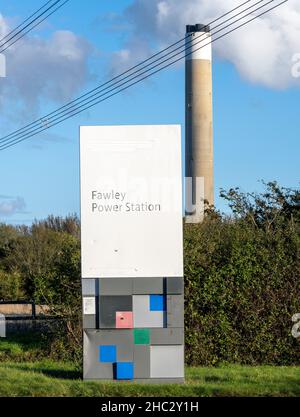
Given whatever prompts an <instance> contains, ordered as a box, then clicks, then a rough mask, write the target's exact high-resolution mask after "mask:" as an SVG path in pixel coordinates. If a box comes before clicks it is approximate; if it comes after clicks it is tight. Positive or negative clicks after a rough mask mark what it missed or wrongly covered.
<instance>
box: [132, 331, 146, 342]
mask: <svg viewBox="0 0 300 417" xmlns="http://www.w3.org/2000/svg"><path fill="white" fill-rule="evenodd" d="M133 338H134V344H135V345H149V344H150V330H149V329H134V331H133Z"/></svg>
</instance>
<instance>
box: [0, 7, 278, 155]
mask: <svg viewBox="0 0 300 417" xmlns="http://www.w3.org/2000/svg"><path fill="white" fill-rule="evenodd" d="M263 1H265V0H260V1H258V2H257V3H255V4H254V5H253V6H251V7H248V8H247V9H245V10H243V11H242V12H240V13H238V14H237V15H235V16H233V17H232V18H234V17H237V16H239V15H240V14H242V13H244V12H245V11H248V10H249V9H250V8H252V7H254V6H256V5H258V4H260V3H262V2H263ZM273 1H274V0H270V1H268V2H267V3H266V4H264V5H263V6H260V7H259V8H256V9H255V10H254V11H257V10H259V9H261V8H262V7H265V6H266V5H268V4H270V3H272V2H273ZM252 13H253V11H252V12H250V13H248V14H246V15H244V16H243V17H242V18H240V19H238V20H237V21H239V20H241V19H243V18H245V17H247V16H248V15H250V14H252ZM232 18H230V19H227V20H226V21H225V22H222V23H221V24H220V25H217V26H216V27H215V28H217V27H219V26H221V25H223V24H224V23H226V22H227V21H228V20H231V19H232ZM217 20H219V19H217ZM237 21H235V22H233V23H231V24H230V25H227V26H226V27H225V28H223V29H220V30H218V31H216V32H215V33H212V34H213V35H215V34H216V33H219V32H220V31H222V30H224V29H226V28H227V27H229V26H231V25H232V24H234V23H236V22H237ZM215 28H213V30H214V29H215ZM201 37H203V34H202V35H200V36H198V37H197V38H196V40H197V39H199V38H201ZM188 43H190V44H191V46H190V47H189V48H187V47H186V46H185V45H183V46H182V47H184V51H182V52H179V53H177V54H175V55H172V56H170V57H169V58H167V59H165V60H164V61H162V62H160V63H159V64H155V65H153V64H154V63H152V64H150V65H153V66H152V67H151V68H149V69H148V70H146V71H144V72H142V73H140V74H139V75H136V76H134V77H133V75H134V73H133V74H131V75H130V76H129V77H132V78H131V79H129V80H127V81H126V82H122V81H124V80H125V79H126V78H128V76H127V77H125V78H123V80H120V81H118V82H117V84H118V83H120V82H121V84H120V85H118V86H117V87H115V86H114V85H115V84H116V83H114V84H113V85H111V86H109V87H106V88H104V90H102V91H105V90H107V89H108V91H107V92H106V93H102V94H101V95H100V96H99V94H100V92H101V91H100V92H99V93H97V94H94V95H92V96H91V97H93V96H95V95H96V96H97V97H95V98H93V99H91V97H89V98H87V99H85V100H83V101H86V100H89V101H88V102H87V103H85V104H83V105H81V106H74V105H73V106H71V107H75V108H73V109H71V108H70V109H66V110H64V111H61V112H57V111H56V112H52V113H56V114H54V115H53V116H52V117H50V118H49V117H48V116H45V117H44V118H43V119H42V120H41V119H39V120H38V125H39V127H36V128H35V126H32V127H30V128H26V127H25V128H23V129H19V131H18V132H19V133H16V132H15V133H12V134H10V135H8V137H3V138H2V139H0V142H3V145H2V147H3V146H4V145H5V144H8V143H12V142H14V140H17V138H18V137H19V138H23V137H24V135H26V139H27V138H28V137H30V135H36V134H38V133H39V132H41V131H44V130H46V129H47V128H50V127H52V126H53V125H57V124H58V123H60V122H63V121H64V120H66V119H68V118H70V117H72V116H75V115H77V114H78V113H81V112H82V111H84V110H85V109H89V108H90V107H92V106H93V105H89V104H90V103H92V102H94V101H95V100H98V99H100V98H101V97H103V96H106V95H107V94H110V93H111V92H113V91H115V90H117V89H118V88H120V87H122V86H124V85H125V84H127V83H129V82H131V81H134V80H135V79H136V78H138V77H140V76H142V75H143V74H145V73H147V72H149V71H151V70H153V69H155V68H157V67H159V66H160V65H162V64H163V63H165V62H167V61H169V60H170V59H172V58H174V57H175V56H178V55H180V54H181V53H183V52H186V50H187V49H191V48H192V46H195V45H196V44H198V43H200V41H199V40H198V41H197V42H195V43H194V41H193V40H192V41H189V42H188ZM182 47H179V48H182ZM179 48H176V49H179ZM175 51H176V50H175ZM173 52H174V51H172V52H170V53H168V54H167V55H165V56H168V55H170V54H171V53H173ZM165 56H164V57H165ZM164 57H162V58H164ZM182 58H183V57H182ZM176 62H177V61H176ZM148 66H149V65H146V66H145V67H144V68H146V67H148ZM144 68H141V70H142V69H144ZM156 72H157V71H156ZM156 72H155V73H156ZM146 78H147V77H146ZM122 91H123V90H122ZM109 97H111V96H109ZM102 101H104V100H98V101H97V102H96V103H94V104H98V103H99V102H102ZM67 106H68V105H66V106H64V107H67ZM81 108H83V110H81V111H79V109H81ZM73 113H74V114H73ZM59 114H62V115H61V116H59ZM69 115H71V116H69ZM56 121H58V122H57V123H55V122H56ZM41 123H42V126H40V125H41ZM54 123H55V124H54ZM35 124H36V123H35ZM38 125H36V126H38ZM43 127H46V129H43ZM26 132H27V133H26ZM14 138H15V139H14ZM13 139H14V140H13ZM4 142H5V143H4ZM1 149H2V148H1V144H0V150H1Z"/></svg>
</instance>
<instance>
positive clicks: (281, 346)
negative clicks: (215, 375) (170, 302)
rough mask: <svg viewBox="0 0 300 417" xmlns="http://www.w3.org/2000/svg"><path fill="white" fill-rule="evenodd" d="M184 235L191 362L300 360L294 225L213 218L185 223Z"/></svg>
mask: <svg viewBox="0 0 300 417" xmlns="http://www.w3.org/2000/svg"><path fill="white" fill-rule="evenodd" d="M184 236H185V238H184V250H185V299H186V304H185V325H186V358H187V362H188V364H190V365H215V364H217V363H220V362H235V363H241V364H253V365H254V364H278V365H279V364H280V365H284V364H289V365H291V364H299V363H300V341H299V340H296V339H294V338H293V337H292V335H291V329H292V325H293V323H292V321H291V318H292V315H293V314H295V313H298V312H300V279H299V276H300V275H299V270H300V269H299V247H300V246H299V233H298V231H297V228H296V227H295V224H294V223H292V222H288V221H286V222H285V224H284V225H279V226H278V225H276V226H275V227H274V226H273V225H272V227H271V228H267V227H257V226H255V225H253V224H252V223H251V222H249V221H247V220H245V219H235V220H232V219H226V218H224V217H223V218H222V217H220V216H212V217H210V218H207V219H206V220H205V222H204V223H202V224H200V225H187V224H186V225H185V229H184Z"/></svg>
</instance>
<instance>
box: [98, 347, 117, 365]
mask: <svg viewBox="0 0 300 417" xmlns="http://www.w3.org/2000/svg"><path fill="white" fill-rule="evenodd" d="M116 361H117V347H116V346H115V345H106V346H99V362H111V363H113V362H116Z"/></svg>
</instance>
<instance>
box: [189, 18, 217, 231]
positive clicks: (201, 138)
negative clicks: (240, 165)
mask: <svg viewBox="0 0 300 417" xmlns="http://www.w3.org/2000/svg"><path fill="white" fill-rule="evenodd" d="M186 31H187V39H186V55H187V56H186V133H185V141H186V142H185V152H186V157H185V176H186V222H187V223H200V222H201V221H202V220H203V216H204V202H206V203H207V204H209V205H213V204H214V173H213V110H212V65H211V62H212V47H211V33H210V27H209V26H205V25H200V24H197V25H188V26H187V28H186ZM199 48H200V49H199Z"/></svg>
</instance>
